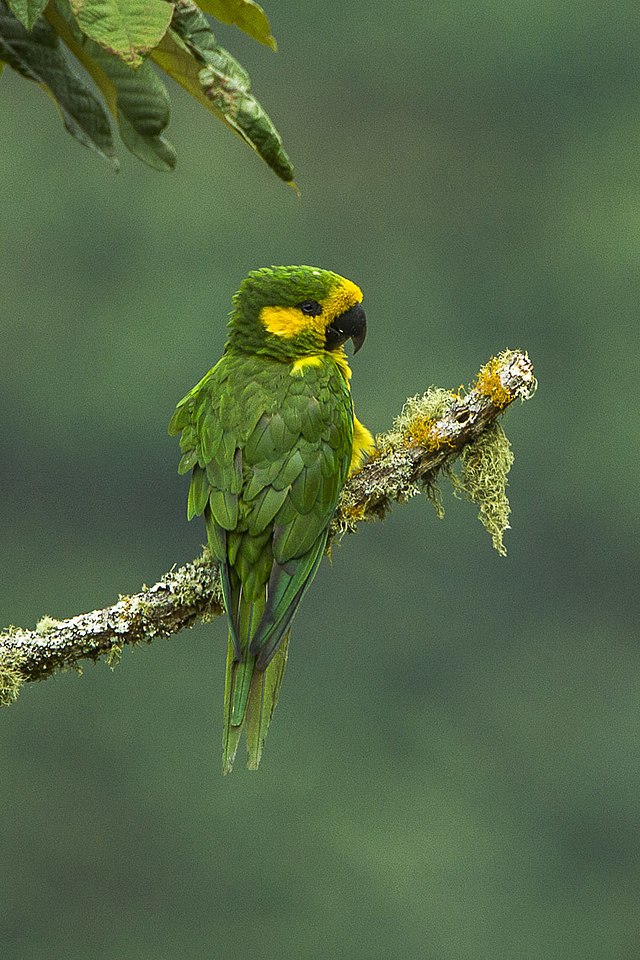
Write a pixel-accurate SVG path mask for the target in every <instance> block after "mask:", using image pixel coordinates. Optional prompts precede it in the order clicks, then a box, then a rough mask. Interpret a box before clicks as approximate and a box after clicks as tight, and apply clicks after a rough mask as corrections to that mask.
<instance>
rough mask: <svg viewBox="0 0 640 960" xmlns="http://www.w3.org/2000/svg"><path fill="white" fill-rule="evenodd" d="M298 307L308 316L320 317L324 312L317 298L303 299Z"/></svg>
mask: <svg viewBox="0 0 640 960" xmlns="http://www.w3.org/2000/svg"><path fill="white" fill-rule="evenodd" d="M298 309H299V310H302V312H303V313H304V314H306V315H307V316H308V317H318V316H320V314H321V313H322V307H321V306H320V304H319V303H318V301H317V300H303V301H302V303H299V304H298Z"/></svg>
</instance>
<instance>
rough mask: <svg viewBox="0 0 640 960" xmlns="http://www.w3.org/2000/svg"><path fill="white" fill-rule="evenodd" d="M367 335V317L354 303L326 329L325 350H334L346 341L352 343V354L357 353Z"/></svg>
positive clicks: (359, 306)
mask: <svg viewBox="0 0 640 960" xmlns="http://www.w3.org/2000/svg"><path fill="white" fill-rule="evenodd" d="M366 335H367V317H366V314H365V312H364V310H363V309H362V306H361V304H359V303H356V304H354V305H353V306H352V307H350V309H349V310H345V312H344V313H341V314H340V316H339V317H336V318H335V320H334V321H333V322H332V323H331V324H330V325H329V326H328V327H327V334H326V339H325V343H324V346H325V350H335V349H336V348H337V347H341V346H342V344H343V343H346V342H347V340H351V341H353V352H354V353H357V352H358V350H359V349H360V347H361V346H362V344H363V343H364V340H365V337H366Z"/></svg>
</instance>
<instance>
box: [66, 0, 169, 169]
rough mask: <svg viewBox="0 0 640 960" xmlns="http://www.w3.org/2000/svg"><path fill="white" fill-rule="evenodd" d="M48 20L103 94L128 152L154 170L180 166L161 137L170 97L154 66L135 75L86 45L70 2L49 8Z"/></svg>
mask: <svg viewBox="0 0 640 960" xmlns="http://www.w3.org/2000/svg"><path fill="white" fill-rule="evenodd" d="M47 18H48V19H49V20H50V22H51V23H52V24H53V26H54V27H55V28H56V30H57V31H58V33H59V34H60V36H61V37H62V39H63V40H64V42H65V43H66V44H67V46H68V47H69V49H70V50H71V51H72V53H74V54H75V56H76V57H77V58H78V60H79V61H80V62H81V63H82V65H83V66H84V67H85V69H86V70H87V72H88V73H89V74H90V76H91V77H92V78H93V80H94V81H95V83H96V85H97V87H98V88H99V89H100V91H101V92H102V94H103V96H104V98H105V100H106V101H107V105H108V107H109V110H110V111H111V113H112V114H113V116H114V117H115V119H116V121H117V123H118V129H119V132H120V136H121V138H122V142H123V143H124V145H125V146H126V147H127V149H128V150H129V151H130V152H131V153H133V154H134V156H136V157H138V159H140V160H142V161H143V162H144V163H146V164H147V165H148V166H150V167H153V168H154V169H155V170H172V169H173V167H175V165H176V153H175V150H174V148H173V146H172V145H171V144H170V143H169V141H168V140H166V139H165V137H164V136H163V131H164V129H165V127H166V126H167V124H168V123H169V120H170V117H171V105H170V102H169V95H168V93H167V91H166V88H165V86H164V84H163V83H162V81H161V80H160V78H159V77H158V76H157V74H156V73H155V71H154V69H153V67H152V66H151V64H150V63H147V62H145V63H143V64H142V66H140V67H138V69H137V70H134V69H133V68H132V67H130V66H128V65H127V64H126V63H123V62H122V60H121V59H120V58H119V57H117V56H115V55H113V54H109V53H107V52H106V51H105V50H103V49H102V47H100V46H99V45H98V44H97V43H93V42H92V41H91V40H86V39H85V38H84V37H83V36H82V34H81V33H80V30H79V29H78V26H77V24H76V23H75V21H74V19H73V16H72V13H71V8H70V6H69V4H68V3H67V2H66V0H58V2H56V4H55V6H54V5H49V7H48V8H47Z"/></svg>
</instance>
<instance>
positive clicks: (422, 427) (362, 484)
mask: <svg viewBox="0 0 640 960" xmlns="http://www.w3.org/2000/svg"><path fill="white" fill-rule="evenodd" d="M535 388H536V380H535V377H534V375H533V367H532V365H531V362H530V360H529V358H528V357H527V355H526V353H523V352H521V351H514V350H508V351H505V352H504V353H502V354H500V356H498V357H493V358H492V359H491V360H490V361H489V362H488V363H487V364H485V366H484V367H483V368H482V369H481V370H480V372H479V374H478V376H477V377H476V379H475V381H474V383H473V385H472V386H471V388H470V389H469V390H468V392H464V391H458V392H452V391H448V390H442V389H439V388H434V387H432V388H430V389H429V390H428V391H427V392H426V393H425V394H424V395H423V396H421V397H414V398H413V399H411V400H408V401H407V403H406V404H405V407H404V409H403V411H402V413H401V414H400V416H399V417H397V418H396V420H395V423H394V426H393V428H392V429H391V430H390V431H388V432H387V433H383V434H381V435H380V436H378V438H377V450H376V452H375V454H374V455H373V456H372V457H371V459H370V460H369V461H368V462H367V463H366V465H365V466H364V467H363V469H362V470H360V471H359V472H358V473H357V474H355V475H354V476H353V477H351V479H350V480H349V481H348V483H347V484H346V486H345V488H344V490H343V492H342V495H341V498H340V502H339V504H338V508H337V510H336V513H335V517H334V519H333V522H332V527H331V538H334V537H340V536H342V535H343V534H344V533H347V532H354V531H355V530H356V528H357V526H358V524H359V523H360V522H362V521H364V520H375V519H379V518H381V517H383V516H384V514H385V513H386V512H387V510H388V509H389V508H390V506H391V505H392V504H393V503H403V502H405V501H406V500H408V499H409V498H411V497H413V496H415V495H416V494H417V493H419V492H422V491H424V492H426V493H427V495H428V496H429V497H430V498H431V499H432V500H433V501H434V503H435V504H436V508H437V509H438V510H439V511H440V512H441V506H440V496H439V492H438V488H437V486H436V480H437V477H438V475H439V474H442V473H444V474H445V475H447V476H448V477H449V478H450V479H451V481H452V483H453V485H454V489H456V490H457V491H460V492H462V493H463V494H464V495H466V496H467V497H468V498H469V499H471V500H473V501H474V502H475V503H476V504H477V505H478V506H479V508H480V513H479V516H480V519H481V520H482V522H483V523H484V525H485V526H486V527H487V529H488V531H489V533H490V534H491V537H492V539H493V543H494V546H495V547H496V549H498V551H499V552H500V553H504V552H505V551H504V547H503V544H502V534H503V532H504V530H505V529H507V528H508V516H509V504H508V500H507V498H506V493H505V487H506V477H507V473H508V470H509V467H510V466H511V463H512V460H513V456H512V454H511V450H510V447H509V442H508V440H507V438H506V437H505V435H504V432H503V431H502V428H501V426H500V424H499V423H498V418H499V417H500V415H501V414H502V413H503V412H504V411H505V410H506V408H507V407H508V406H509V405H510V404H511V403H513V401H514V400H518V399H519V400H526V399H528V398H529V397H531V396H532V395H533V393H534V391H535ZM455 461H459V463H460V465H461V466H460V470H459V471H458V472H456V473H454V472H453V469H452V467H453V464H454V462H455ZM221 613H222V598H221V592H220V585H219V577H218V568H217V566H216V565H215V564H212V563H211V561H210V557H209V554H208V551H206V550H205V552H204V553H203V555H202V556H201V557H199V558H198V559H196V560H194V561H193V562H191V563H188V564H186V565H185V566H182V567H180V568H178V569H172V570H171V571H169V573H167V574H165V575H164V576H163V577H161V579H160V580H159V581H158V582H157V583H156V584H154V585H153V586H152V587H143V589H142V590H141V592H140V593H138V594H135V595H133V596H130V597H121V598H120V599H119V600H118V602H117V603H115V604H113V606H110V607H107V608H105V609H104V610H94V611H92V612H91V613H85V614H80V615H79V616H76V617H72V618H71V619H69V620H61V621H58V620H53V619H52V618H51V617H44V618H43V619H42V620H41V621H40V622H39V623H38V625H37V627H36V629H35V630H23V629H20V628H16V627H10V628H9V629H8V630H6V631H5V632H3V633H0V704H9V703H13V702H14V701H15V700H16V698H17V696H18V693H19V691H20V687H21V685H22V683H24V682H25V681H31V680H42V679H44V678H45V677H48V676H50V675H51V674H52V673H54V672H55V671H56V670H61V669H69V668H75V669H79V667H78V661H80V660H84V659H91V660H97V659H98V658H99V657H101V656H103V655H107V657H108V661H109V663H110V664H114V663H115V662H117V660H118V658H119V655H120V651H121V649H122V647H123V645H124V644H135V643H139V642H141V641H145V642H147V643H150V642H151V641H152V640H154V639H156V638H157V637H169V636H171V635H172V634H174V633H177V632H178V631H180V630H182V629H183V628H184V627H191V626H193V624H194V623H196V622H197V621H198V620H206V619H211V618H212V617H215V616H219V615H220V614H221Z"/></svg>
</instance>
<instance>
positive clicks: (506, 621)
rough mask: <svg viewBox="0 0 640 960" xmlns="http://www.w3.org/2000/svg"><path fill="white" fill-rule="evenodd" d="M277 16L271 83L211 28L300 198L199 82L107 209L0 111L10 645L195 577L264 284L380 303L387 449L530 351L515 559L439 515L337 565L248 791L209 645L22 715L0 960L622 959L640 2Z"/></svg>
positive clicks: (126, 670) (35, 128)
mask: <svg viewBox="0 0 640 960" xmlns="http://www.w3.org/2000/svg"><path fill="white" fill-rule="evenodd" d="M270 9H271V14H272V19H273V30H274V34H275V35H276V36H277V37H278V41H279V45H280V51H281V52H280V55H279V57H278V58H275V57H271V56H270V55H269V53H268V51H267V50H263V49H262V48H261V47H260V46H259V45H258V44H255V43H254V42H252V41H251V40H250V39H247V40H246V41H245V40H244V38H242V37H241V36H240V35H239V34H238V36H237V40H236V34H237V31H235V32H233V31H231V29H229V30H228V31H227V32H226V33H225V29H226V28H225V27H224V25H221V27H220V28H219V30H216V34H218V33H219V35H220V39H221V41H223V42H224V43H225V44H226V45H227V46H230V47H231V46H232V45H233V44H237V45H236V46H233V49H234V51H235V50H236V49H237V52H238V56H239V57H240V59H241V60H242V62H243V63H244V64H245V65H246V67H247V69H248V70H249V72H250V74H251V75H252V77H254V79H256V78H257V77H258V76H260V90H261V95H262V96H263V97H264V100H265V102H268V103H269V105H270V109H271V110H272V111H273V114H274V116H277V117H278V118H279V122H280V123H281V124H282V128H283V129H284V130H286V132H287V142H288V143H289V144H290V145H291V152H292V154H293V155H295V157H296V162H297V166H298V180H299V183H300V186H301V188H302V197H301V199H300V200H297V199H296V198H295V196H294V195H293V193H292V192H291V191H289V190H283V189H282V185H281V184H280V183H279V182H278V181H277V180H276V178H275V177H269V176H267V172H266V171H265V172H264V173H261V170H260V167H259V166H258V165H257V164H256V163H255V162H254V158H253V157H252V156H251V155H250V154H249V151H247V150H245V149H244V148H243V146H242V144H240V143H239V142H237V140H236V139H235V138H232V137H216V136H215V130H213V129H212V125H211V124H210V123H209V122H208V120H209V118H208V117H207V115H206V114H205V112H204V111H202V110H201V109H200V108H199V106H198V105H195V104H194V105H193V107H191V105H190V102H189V99H188V98H187V97H186V96H182V92H181V91H176V93H175V100H176V104H177V106H176V109H175V111H174V116H173V120H172V125H171V128H170V129H171V130H172V137H173V138H174V139H175V140H176V142H179V143H180V144H182V149H181V154H182V156H181V163H180V165H179V166H178V168H177V169H176V171H175V174H174V175H173V176H172V177H159V176H153V175H151V174H150V173H149V171H147V170H146V169H144V168H143V166H142V165H141V164H137V163H135V162H134V161H130V160H129V158H128V157H127V156H126V155H125V156H123V160H122V162H123V166H125V167H126V170H125V175H123V176H119V177H114V176H113V175H112V174H111V171H110V170H109V168H108V167H107V166H106V164H101V163H98V162H97V161H93V160H92V158H91V157H89V156H87V155H86V153H85V152H83V151H80V150H78V149H77V148H76V147H75V145H74V144H73V143H72V142H71V141H70V140H68V138H67V139H65V138H62V137H61V136H60V134H59V130H58V120H57V117H56V116H55V113H54V112H53V111H52V110H51V108H50V105H49V104H48V103H47V102H46V98H44V97H40V98H38V97H37V96H36V95H35V93H34V91H33V90H32V89H31V88H30V86H29V85H28V84H25V83H23V81H22V79H21V78H19V77H17V76H15V75H14V74H13V72H12V71H10V70H5V72H4V75H3V76H2V79H1V80H0V84H1V85H2V89H1V90H0V94H1V103H2V111H1V112H0V139H1V142H2V143H3V157H5V158H7V159H5V163H4V165H3V174H4V176H3V180H2V183H1V184H0V194H1V201H2V211H3V232H2V235H1V237H0V247H1V257H0V263H1V264H2V266H1V274H2V319H1V321H0V323H1V327H2V347H3V357H4V363H3V375H2V396H3V429H2V430H1V431H0V470H1V471H2V475H1V476H2V481H1V482H2V494H3V495H2V511H1V520H0V526H1V529H2V549H3V576H2V578H1V580H0V610H1V612H2V621H3V623H5V624H6V623H9V622H14V623H20V624H35V622H36V621H37V620H38V619H39V618H40V617H41V616H42V615H43V614H44V613H49V614H51V615H52V616H54V617H61V616H66V615H70V614H72V613H75V612H76V611H79V610H82V609H92V608H94V607H97V606H101V605H104V604H106V603H108V602H110V601H112V600H114V599H115V598H116V597H117V594H118V593H119V592H121V591H125V592H129V591H132V590H135V589H137V588H138V587H139V586H140V584H141V583H142V582H144V581H146V582H147V583H151V582H153V580H154V578H155V577H156V576H157V575H158V574H160V573H162V572H163V571H164V570H165V569H166V567H167V565H168V564H170V563H171V562H172V561H176V562H179V561H183V560H188V559H190V558H191V557H193V556H194V555H195V554H196V552H197V551H198V549H199V546H200V543H201V542H202V541H203V540H204V533H203V531H202V530H201V529H198V528H197V527H196V526H195V525H194V524H193V523H192V524H187V523H186V520H185V498H186V489H185V483H184V482H182V481H181V479H180V478H179V477H178V476H177V473H176V467H177V462H178V456H179V451H178V450H177V448H176V444H175V442H174V441H173V440H172V439H171V438H169V437H167V436H166V433H165V431H166V424H167V422H168V419H169V417H170V416H171V413H172V411H173V408H174V405H175V403H176V402H177V400H178V399H179V398H180V397H181V396H183V395H184V393H185V391H186V390H187V389H189V387H190V386H191V385H192V384H193V383H195V382H196V380H197V379H198V378H199V377H200V376H202V375H203V374H204V373H205V371H206V370H207V369H208V367H209V366H210V365H211V363H213V361H214V360H215V359H216V358H217V357H218V356H219V354H220V351H221V349H222V344H223V342H224V336H225V326H224V325H225V320H226V315H227V311H228V309H229V299H230V295H231V293H232V292H233V291H234V290H235V289H236V287H237V285H238V282H239V281H240V279H241V278H242V277H243V276H244V275H245V274H246V272H247V270H249V269H251V268H252V267H257V266H262V265H264V264H268V263H283V262H284V263H295V262H311V263H314V262H315V263H318V264H320V265H321V266H326V267H328V268H333V269H336V270H338V271H340V272H342V273H344V274H345V275H346V276H350V277H352V278H353V279H354V280H356V281H357V282H358V283H359V284H360V285H361V286H362V288H363V290H364V292H365V307H366V309H367V315H368V320H369V333H368V338H367V343H366V345H365V347H364V348H363V350H362V351H360V353H358V355H357V357H356V358H355V360H354V370H355V372H354V378H353V391H354V396H355V401H356V406H357V410H358V414H359V416H360V418H361V419H362V420H363V422H364V423H366V424H367V425H369V426H370V427H371V428H372V429H374V430H380V429H384V428H386V427H388V426H389V425H390V422H391V419H392V417H393V415H395V414H396V413H397V412H398V411H399V409H400V408H401V406H402V404H403V402H404V400H405V399H406V397H407V396H409V395H413V394H416V393H420V392H422V391H423V390H424V389H425V387H426V386H428V384H429V383H431V382H433V383H436V384H439V385H442V386H446V387H457V386H458V384H459V383H460V382H461V381H463V380H466V379H467V378H469V377H472V376H473V375H474V374H475V372H476V371H477V369H478V365H479V363H481V362H483V361H484V360H485V359H486V357H487V356H488V355H490V354H491V353H494V352H497V351H499V350H501V349H502V348H504V347H506V346H514V347H515V346H519V347H524V348H526V349H527V350H528V351H529V353H530V355H531V357H532V359H533V361H534V362H535V365H536V372H537V375H538V377H539V380H540V388H539V391H538V394H537V395H536V398H535V400H534V401H533V402H531V403H529V404H526V405H525V406H524V407H522V409H520V410H515V411H513V412H512V413H511V414H508V415H507V421H506V424H505V426H506V430H507V432H508V434H509V437H510V439H511V441H512V444H513V449H514V453H515V456H516V460H515V464H514V466H513V469H512V471H511V474H510V487H509V496H510V500H511V505H512V508H513V509H512V515H511V524H512V528H513V529H512V530H511V531H508V532H507V534H506V536H505V544H506V546H507V549H508V557H507V558H505V559H502V558H500V557H498V556H497V555H496V554H495V551H493V550H492V549H491V545H490V542H489V539H488V537H487V536H486V534H485V532H484V531H483V529H482V528H481V526H480V525H479V524H478V523H477V522H476V521H475V513H476V508H475V507H474V506H472V505H469V504H465V503H463V502H458V501H455V500H452V499H451V498H447V500H446V502H445V507H446V517H445V520H444V521H443V522H439V521H438V520H437V519H436V518H435V516H434V513H433V510H432V508H431V507H430V505H428V504H426V503H422V502H417V501H416V502H413V503H410V504H407V505H406V506H405V507H402V508H399V509H397V510H396V511H394V512H393V513H392V514H391V515H390V517H389V518H388V520H387V521H386V522H385V524H384V525H383V526H377V527H376V526H371V527H369V528H368V529H363V530H362V531H360V532H358V534H357V535H356V536H353V537H351V538H348V539H347V540H346V541H345V543H344V545H343V546H342V547H341V548H339V549H335V550H334V554H333V561H332V563H331V564H327V565H325V568H324V569H322V570H321V571H320V572H319V574H318V578H317V580H316V582H315V584H314V589H313V590H312V591H311V592H310V593H309V595H308V597H307V598H305V604H304V608H303V609H302V610H301V612H300V614H299V616H298V618H297V620H296V629H295V634H294V636H293V639H292V648H291V658H290V663H289V666H288V668H287V678H286V684H285V686H284V688H283V693H282V697H281V700H280V704H279V706H278V714H277V716H276V721H275V723H274V726H273V730H272V731H271V734H270V738H269V744H268V753H267V754H266V755H265V760H264V763H263V765H262V768H261V770H260V771H259V773H258V774H257V775H255V774H250V773H249V772H245V771H244V770H241V769H238V770H237V771H236V772H235V773H234V774H233V777H228V778H226V780H223V778H222V777H221V776H220V774H219V772H218V765H219V756H220V742H219V741H220V699H221V695H222V683H223V675H224V643H225V638H224V630H223V627H222V624H221V623H217V624H212V625H210V626H208V627H207V626H203V627H201V628H198V629H197V630H194V631H193V632H192V633H190V634H186V635H184V636H182V637H180V638H176V639H175V640H172V641H169V642H167V643H165V644H156V645H154V646H153V647H151V648H149V649H145V650H139V651H135V652H132V653H129V652H125V653H124V655H123V660H122V664H121V665H120V666H119V667H117V668H116V670H115V671H114V672H113V673H111V671H109V670H108V668H107V667H106V666H104V665H102V666H99V667H95V668H89V669H88V670H87V671H86V672H85V675H84V677H83V678H82V679H78V678H77V677H75V676H73V675H70V676H68V677H62V678H59V679H54V680H48V681H47V682H46V683H43V684H40V685H38V684H35V685H30V686H29V687H28V688H27V689H25V690H24V691H23V693H22V694H21V697H20V700H19V701H18V703H16V704H15V706H13V707H11V708H10V709H8V710H6V711H4V713H3V715H2V717H1V719H2V723H1V724H0V763H1V769H2V774H1V775H0V803H1V805H2V810H3V827H2V849H3V863H4V865H3V869H2V871H1V873H0V928H1V929H0V933H1V936H0V942H1V943H2V948H3V960H4V958H5V957H6V958H7V960H24V958H28V960H86V958H87V957H88V956H90V957H92V958H96V960H122V958H127V960H174V958H175V957H181V958H185V960H205V958H206V960H209V958H210V957H212V956H218V955H221V956H228V957H233V958H234V960H235V958H238V960H244V958H246V957H260V958H266V960H280V958H281V957H283V956H293V957H296V958H300V960H326V958H327V957H332V958H333V957H335V958H341V960H342V958H349V960H389V958H392V960H396V958H398V960H399V958H403V960H404V958H411V960H413V958H416V960H423V958H425V957H427V958H434V960H513V958H518V960H519V958H520V957H524V958H526V960H585V958H591V957H597V958H598V960H627V958H628V957H629V956H631V957H633V956H634V955H635V954H636V953H637V943H638V941H639V940H640V930H639V929H638V927H639V921H638V910H637V903H638V899H639V897H640V871H639V870H638V863H639V861H640V841H639V837H640V830H639V825H640V803H639V799H638V798H639V797H640V759H639V756H640V753H639V750H638V729H639V728H640V706H639V705H640V681H639V677H640V648H639V646H638V627H637V625H638V621H639V619H640V610H639V601H638V590H637V584H638V580H639V579H640V554H639V549H638V543H639V542H640V520H639V518H638V512H637V509H636V506H635V504H636V502H637V471H636V469H635V450H634V446H633V444H634V440H633V438H634V437H635V436H637V434H638V430H639V428H640V411H639V410H638V403H637V397H636V392H637V391H636V387H635V384H636V379H637V347H636V344H637V328H638V318H637V313H638V307H637V305H638V302H639V300H640V275H639V274H638V269H637V260H638V249H639V247H640V187H639V185H640V152H639V150H638V143H640V109H639V106H640V105H639V96H638V63H640V31H638V30H637V23H638V9H637V4H636V3H630V2H625V3H622V2H614V3H612V4H607V5H603V4H601V3H600V2H596V0H580V2H578V0H569V2H567V3H564V4H557V3H551V2H548V0H529V2H527V3H524V2H522V3H513V0H511V2H509V3H507V2H506V0H488V2H486V3H483V4H470V3H468V2H463V0H455V2H452V3H450V4H447V5H440V6H434V5H428V4H423V3H415V4H408V5H407V6H405V7H404V8H403V16H402V17H398V16H397V15H396V14H395V12H392V11H391V9H390V8H389V6H388V5H385V4H382V3H376V4H373V3H372V4H369V5H368V6H367V15H366V17H365V16H364V14H363V8H362V5H361V4H357V3H355V2H354V0H345V3H343V4H341V5H339V6H337V7H333V8H332V15H331V16H328V15H327V9H326V7H322V8H321V7H320V6H318V5H307V6H306V7H305V8H304V13H303V12H302V8H301V6H300V4H293V3H292V2H290V0H282V2H279V3H278V4H276V5H272V7H271V8H270ZM227 36H228V37H229V39H227ZM294 89H295V91H296V93H295V97H292V94H291V91H292V90H294ZM27 115H28V116H30V117H31V125H30V126H27V125H25V124H24V122H23V119H24V117H25V116H27ZM8 158H10V160H9V159H8ZM87 918H90V919H87Z"/></svg>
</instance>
